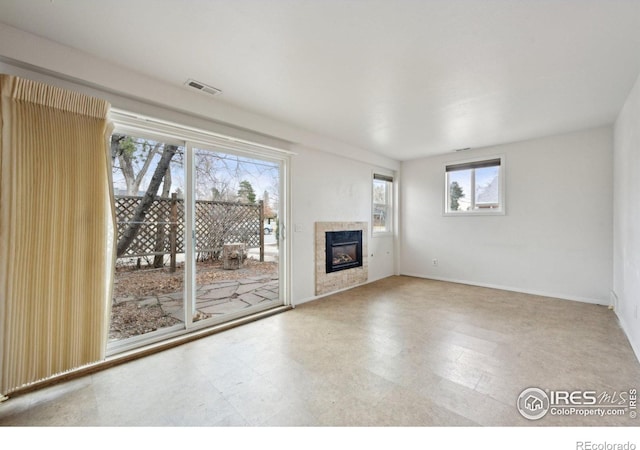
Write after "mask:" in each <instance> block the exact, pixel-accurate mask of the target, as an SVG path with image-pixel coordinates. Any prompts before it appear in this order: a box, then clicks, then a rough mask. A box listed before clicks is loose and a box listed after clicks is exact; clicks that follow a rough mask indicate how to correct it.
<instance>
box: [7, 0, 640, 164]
mask: <svg viewBox="0 0 640 450" xmlns="http://www.w3.org/2000/svg"><path fill="white" fill-rule="evenodd" d="M0 22H4V23H5V24H7V25H10V26H13V27H16V28H19V29H22V30H25V31H28V32H31V33H33V34H36V35H39V36H41V37H44V38H47V39H50V40H52V41H56V42H58V43H61V44H64V45H67V46H69V47H73V48H75V49H79V50H82V51H84V52H88V53H90V54H93V55H95V56H97V57H99V58H102V59H105V60H108V61H111V62H113V63H115V64H118V65H120V66H125V67H128V68H131V69H133V70H135V71H137V72H141V73H144V74H146V75H149V76H151V77H155V78H158V79H161V80H164V81H166V82H169V83H173V84H175V85H180V86H181V85H182V84H183V83H184V82H185V81H186V80H187V79H188V78H193V79H196V80H199V81H201V82H204V83H207V84H210V85H212V86H215V87H217V88H219V89H222V91H223V94H222V95H220V96H218V97H215V99H212V100H211V101H212V102H226V103H229V104H232V105H235V106H238V107H241V108H244V109H247V110H250V111H253V112H257V113H259V114H262V115H265V116H268V117H271V118H275V119H279V120H282V121H285V122H288V123H291V124H294V125H297V126H299V127H301V128H303V129H306V130H310V131H314V132H317V133H320V134H323V135H326V136H329V137H332V138H334V139H337V140H339V141H342V142H345V143H348V144H351V145H355V146H358V147H360V148H363V149H366V150H370V151H373V152H377V153H380V154H383V155H386V156H389V157H391V158H394V159H398V160H407V159H412V158H416V157H420V156H426V155H430V154H437V153H443V152H447V151H452V150H454V149H457V148H464V147H480V146H487V145H494V144H500V143H505V142H512V141H518V140H524V139H530V138H535V137H539V136H544V135H552V134H558V133H563V132H568V131H573V130H578V129H583V128H588V127H594V126H599V125H604V124H610V123H612V122H613V121H614V120H615V118H616V115H617V113H618V112H619V110H620V107H621V106H622V104H623V102H624V99H625V98H626V96H627V94H628V92H629V91H630V89H631V87H632V85H633V83H634V81H635V80H636V78H637V77H638V73H639V72H640V0H598V1H592V0H553V1H551V0H546V1H545V0H509V1H506V0H501V1H498V0H484V1H479V0H422V1H418V0H360V1H354V0H351V1H350V0H313V1H312V0H224V1H220V0H206V1H198V0H189V1H185V0H109V1H104V0H102V1H96V0H29V1H24V0H2V1H0Z"/></svg>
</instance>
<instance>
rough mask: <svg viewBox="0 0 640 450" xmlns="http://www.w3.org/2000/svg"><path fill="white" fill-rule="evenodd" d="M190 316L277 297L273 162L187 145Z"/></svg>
mask: <svg viewBox="0 0 640 450" xmlns="http://www.w3.org/2000/svg"><path fill="white" fill-rule="evenodd" d="M192 153H193V159H194V161H193V167H194V177H193V178H194V185H193V203H192V207H193V213H194V214H193V216H192V220H193V223H192V227H193V230H194V231H195V233H194V239H193V242H192V254H193V262H194V264H193V267H194V275H195V288H194V296H193V297H194V298H195V303H194V305H193V321H194V322H197V321H200V320H206V319H210V320H212V321H214V322H221V321H226V320H230V319H232V318H237V317H241V316H244V315H247V314H250V313H254V312H257V311H261V310H264V309H268V308H271V307H273V306H274V305H281V304H282V300H281V296H280V291H281V290H280V270H279V268H280V258H279V240H278V237H277V236H278V223H279V218H278V211H279V202H278V200H279V198H280V164H279V163H278V162H274V161H267V160H264V159H258V158H256V157H251V156H244V155H239V154H233V153H229V152H228V151H221V150H218V149H215V148H203V147H202V146H199V147H196V148H193V150H192Z"/></svg>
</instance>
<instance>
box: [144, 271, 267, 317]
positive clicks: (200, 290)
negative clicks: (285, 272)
mask: <svg viewBox="0 0 640 450" xmlns="http://www.w3.org/2000/svg"><path fill="white" fill-rule="evenodd" d="M278 288H279V281H278V277H277V276H276V277H271V276H255V277H247V278H242V279H239V280H235V281H220V282H217V283H212V284H206V285H203V286H198V287H197V291H196V311H197V312H198V313H199V315H198V316H197V317H196V319H195V320H200V319H203V318H209V317H213V316H221V315H224V314H230V313H234V312H236V311H239V310H241V309H244V308H249V307H251V306H255V305H257V304H259V303H264V302H271V301H274V300H278V298H279V289H278ZM182 299H183V293H182V292H175V293H173V294H163V295H158V296H157V297H156V296H154V297H147V298H146V299H144V300H142V301H143V302H144V301H147V302H149V303H147V304H151V303H153V304H159V305H160V307H161V308H162V310H163V311H164V312H165V313H166V314H168V315H170V316H172V317H174V318H176V319H178V320H180V321H182V320H183V319H184V309H183V307H184V305H183V300H182Z"/></svg>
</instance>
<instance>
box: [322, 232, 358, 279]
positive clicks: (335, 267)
mask: <svg viewBox="0 0 640 450" xmlns="http://www.w3.org/2000/svg"><path fill="white" fill-rule="evenodd" d="M325 254H326V273H333V272H338V271H340V270H346V269H352V268H354V267H362V230H345V231H327V232H326V233H325Z"/></svg>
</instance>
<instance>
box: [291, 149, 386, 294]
mask: <svg viewBox="0 0 640 450" xmlns="http://www.w3.org/2000/svg"><path fill="white" fill-rule="evenodd" d="M294 150H295V151H296V153H297V155H296V156H294V157H293V158H292V170H293V172H294V173H297V174H300V176H296V177H294V179H293V180H292V203H293V205H294V207H293V208H292V221H291V222H292V224H291V225H290V227H289V236H290V237H291V238H292V240H293V248H294V249H295V252H294V255H293V262H294V264H293V267H292V278H293V280H294V283H295V286H294V290H293V298H294V299H296V302H297V303H302V302H305V301H308V300H311V299H313V298H315V278H314V277H315V264H314V261H315V255H314V252H315V243H314V239H315V231H314V229H315V228H314V226H315V222H343V221H362V222H368V223H369V235H368V257H369V258H368V261H369V281H374V280H377V279H380V278H384V277H387V276H390V275H393V274H394V273H395V268H394V251H393V249H394V247H393V244H394V240H393V237H389V236H385V237H371V220H370V219H371V189H372V185H371V183H372V174H373V172H372V171H373V170H374V169H375V170H378V171H380V170H382V173H389V170H388V169H384V168H383V169H380V168H377V169H376V168H374V167H372V166H371V164H367V163H364V162H360V161H356V160H350V159H346V158H341V157H337V156H334V155H331V154H327V153H325V152H320V151H316V150H312V149H309V148H302V147H298V148H295V149H294Z"/></svg>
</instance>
